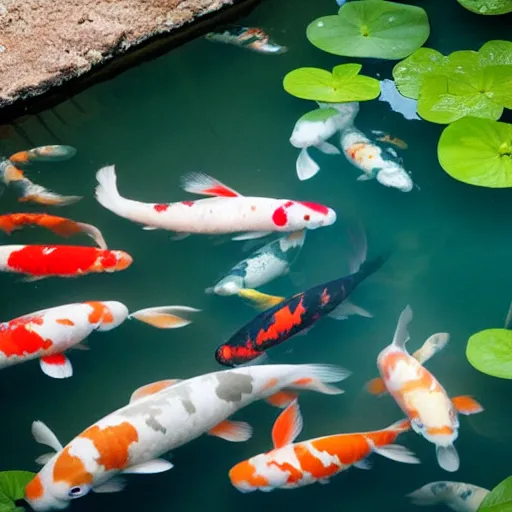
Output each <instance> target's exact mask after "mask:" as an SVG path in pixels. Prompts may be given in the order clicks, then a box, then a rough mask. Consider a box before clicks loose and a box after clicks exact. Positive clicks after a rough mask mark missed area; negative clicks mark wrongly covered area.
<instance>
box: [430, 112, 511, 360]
mask: <svg viewBox="0 0 512 512" xmlns="http://www.w3.org/2000/svg"><path fill="white" fill-rule="evenodd" d="M437 156H438V158H439V163H440V164H441V167H442V168H443V169H444V170H445V171H446V172H447V173H448V174H449V175H450V176H451V177H452V178H455V179H456V180H458V181H462V182H464V183H468V184H470V185H476V186H479V187H489V188H507V187H512V125H511V124H508V123H500V122H497V121H490V120H488V119H480V118H477V117H465V118H464V119H460V120H459V121H456V122H454V123H453V124H451V125H449V126H447V127H446V128H445V129H444V130H443V133H442V134H441V138H440V139H439V144H438V146H437ZM511 361H512V352H511Z"/></svg>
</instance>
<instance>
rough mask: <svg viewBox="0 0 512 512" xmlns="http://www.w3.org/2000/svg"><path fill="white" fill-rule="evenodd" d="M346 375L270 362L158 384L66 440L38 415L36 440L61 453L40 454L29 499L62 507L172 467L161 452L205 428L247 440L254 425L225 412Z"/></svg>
mask: <svg viewBox="0 0 512 512" xmlns="http://www.w3.org/2000/svg"><path fill="white" fill-rule="evenodd" d="M347 376H348V372H347V371H346V370H344V369H343V368H339V367H336V366H331V365H266V366H253V367H246V368H238V369H236V370H224V371H218V372H213V373H208V374H205V375H200V376H198V377H193V378H190V379H186V380H166V381H159V382H154V383H153V384H148V385H146V386H143V387H142V388H139V389H138V390H137V391H135V392H134V393H133V394H132V396H131V399H130V403H129V404H128V405H126V406H124V407H122V408H121V409H118V410H117V411H114V412H112V413H111V414H109V415H107V416H105V417H104V418H102V419H100V420H99V421H97V422H96V423H94V424H93V425H92V426H90V427H89V428H87V429H86V430H84V431H83V432H82V433H81V434H79V435H78V436H77V437H75V438H74V439H73V440H72V441H71V442H70V443H68V444H67V445H66V446H62V444H61V443H60V442H59V441H58V439H57V437H56V436H55V434H54V433H53V432H52V431H51V430H50V429H49V428H48V427H47V426H46V425H44V423H42V422H40V421H36V422H34V423H33V425H32V432H33V434H34V437H35V439H36V441H37V442H39V443H42V444H46V445H48V446H50V447H51V448H53V450H55V453H51V454H48V455H45V456H42V457H40V458H39V459H38V460H39V461H40V462H41V463H44V464H45V465H44V467H43V468H42V469H41V470H40V471H39V473H38V474H37V475H36V476H35V477H34V479H33V480H32V481H31V482H29V484H28V485H27V486H26V488H25V500H26V501H27V502H28V503H29V504H30V506H31V507H32V508H33V509H34V510H35V511H36V512H46V511H50V510H58V509H64V508H66V507H67V506H68V505H69V502H70V501H71V500H73V499H76V498H81V497H82V496H85V495H86V494H87V493H89V492H90V491H93V492H116V491H120V490H122V489H123V487H124V482H123V479H122V477H119V476H117V475H119V474H121V473H160V472H162V471H167V470H169V469H171V468H172V467H173V465H172V464H171V463H170V462H168V461H167V460H165V459H162V458H160V457H162V455H164V454H166V453H168V452H169V451H170V450H173V449H175V448H177V447H179V446H182V445H184V444H186V443H188V442H190V441H192V440H194V439H196V438H198V437H199V436H201V435H203V434H206V433H208V434H209V435H213V436H217V437H220V438H222V439H225V440H228V441H235V442H240V441H246V440H247V439H249V438H250V437H251V435H252V428H251V426H250V425H248V424H247V423H244V422H239V421H231V420H228V419H227V418H229V417H230V416H231V415H233V414H234V413H235V412H236V411H238V410H239V409H242V408H243V407H246V406H247V405H249V404H251V403H252V402H255V401H256V400H262V399H268V398H270V397H271V396H272V395H274V394H276V393H278V392H280V391H281V390H283V389H296V390H311V391H316V392H319V393H328V394H334V393H335V392H337V393H341V392H342V391H341V390H336V388H334V387H333V386H327V384H328V383H332V382H340V381H341V380H343V379H345V378H346V377H347ZM214 467H215V464H213V465H212V468H214Z"/></svg>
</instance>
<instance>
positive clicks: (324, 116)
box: [290, 102, 359, 181]
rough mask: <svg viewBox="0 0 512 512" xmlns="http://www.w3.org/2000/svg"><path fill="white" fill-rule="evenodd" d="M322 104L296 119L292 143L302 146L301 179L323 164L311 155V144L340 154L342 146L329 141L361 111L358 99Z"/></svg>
mask: <svg viewBox="0 0 512 512" xmlns="http://www.w3.org/2000/svg"><path fill="white" fill-rule="evenodd" d="M318 105H319V106H320V107H321V108H318V109H316V110H313V111H311V112H308V113H307V114H304V115H303V116H302V117H301V118H300V119H299V120H298V121H297V123H295V126H294V128H293V132H292V135H291V137H290V144H291V145H292V146H294V147H296V148H300V149H301V152H300V153H299V156H298V158H297V163H296V166H295V167H296V170H297V176H298V177H299V179H300V180H301V181H303V180H308V179H310V178H312V177H313V176H315V174H316V173H317V172H318V171H319V170H320V166H319V165H318V164H317V163H316V162H315V160H313V159H312V158H311V156H310V155H309V153H308V148H310V147H315V148H317V149H318V150H319V151H321V152H322V153H325V154H328V155H339V154H340V150H339V149H338V148H337V147H336V146H334V145H333V144H330V143H329V142H326V141H327V140H328V139H330V138H331V137H332V136H333V135H335V134H336V133H337V132H339V131H340V130H341V129H343V128H344V127H346V126H347V125H348V124H349V123H351V122H352V121H353V120H354V118H355V117H356V115H357V113H358V112H359V103H357V102H354V103H337V104H334V103H333V104H329V103H318Z"/></svg>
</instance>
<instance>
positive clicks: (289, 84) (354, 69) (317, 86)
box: [283, 0, 380, 103]
mask: <svg viewBox="0 0 512 512" xmlns="http://www.w3.org/2000/svg"><path fill="white" fill-rule="evenodd" d="M368 1H370V0H368ZM361 68H362V66H361V64H341V65H340V66H336V67H335V68H334V69H333V70H332V73H329V71H326V70H325V69H318V68H299V69H294V70H293V71H290V72H289V73H288V74H287V75H286V76H285V77H284V80H283V87H284V89H285V91H286V92H287V93H289V94H292V95H293V96H297V98H302V99H304V100H314V101H327V102H331V103H343V102H352V101H366V100H373V99H375V98H376V97H377V96H378V95H379V93H380V87H379V81H378V80H375V78H370V77H368V76H363V75H359V74H358V73H359V71H361Z"/></svg>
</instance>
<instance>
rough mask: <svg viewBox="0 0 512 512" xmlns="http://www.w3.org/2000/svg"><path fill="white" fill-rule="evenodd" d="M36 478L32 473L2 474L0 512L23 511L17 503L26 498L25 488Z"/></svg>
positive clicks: (0, 475) (12, 472)
mask: <svg viewBox="0 0 512 512" xmlns="http://www.w3.org/2000/svg"><path fill="white" fill-rule="evenodd" d="M35 476H36V474H35V473H32V472H31V471H1V472H0V512H11V511H12V512H14V511H22V510H23V508H22V507H18V506H17V505H16V503H15V501H17V500H21V499H23V498H24V496H25V487H26V486H27V484H28V483H29V482H30V480H32V479H33V478H34V477H35Z"/></svg>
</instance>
